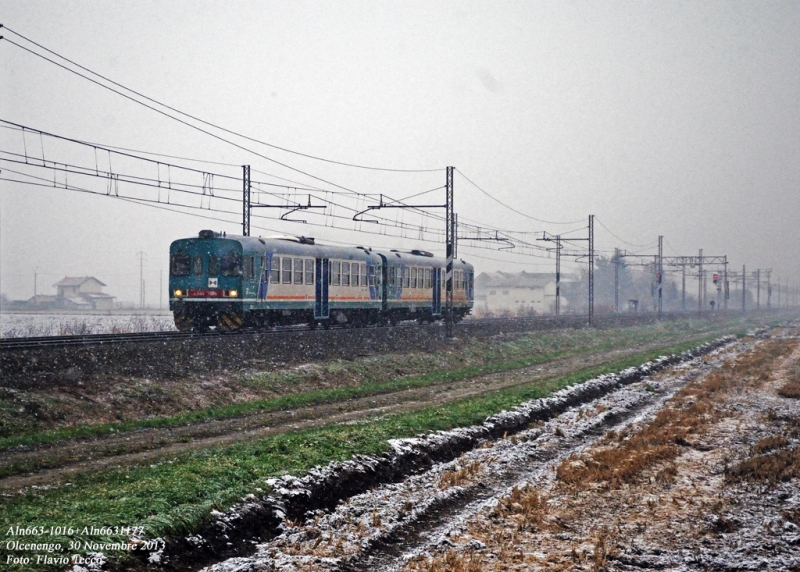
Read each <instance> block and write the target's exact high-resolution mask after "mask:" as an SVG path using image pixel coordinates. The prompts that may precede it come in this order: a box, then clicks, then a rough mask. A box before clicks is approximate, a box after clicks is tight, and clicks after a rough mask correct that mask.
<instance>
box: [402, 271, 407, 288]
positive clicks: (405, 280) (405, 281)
mask: <svg viewBox="0 0 800 572" xmlns="http://www.w3.org/2000/svg"><path fill="white" fill-rule="evenodd" d="M402 277H403V288H408V285H409V276H408V268H403V270H402Z"/></svg>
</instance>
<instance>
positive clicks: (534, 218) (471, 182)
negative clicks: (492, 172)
mask: <svg viewBox="0 0 800 572" xmlns="http://www.w3.org/2000/svg"><path fill="white" fill-rule="evenodd" d="M456 171H458V173H459V174H460V175H461V176H462V177H464V178H465V179H466V180H467V181H468V182H469V183H470V184H472V186H473V187H475V188H476V189H478V190H479V191H480V192H482V193H483V194H484V195H486V196H487V197H489V198H490V199H492V200H493V201H495V202H496V203H498V204H500V205H503V206H504V207H506V208H507V209H509V210H511V211H514V212H515V213H517V214H519V215H522V216H524V217H525V218H529V219H531V220H535V221H536V222H542V223H545V224H577V223H579V222H581V221H580V220H573V221H567V222H555V221H551V220H543V219H540V218H536V217H533V216H530V215H528V214H525V213H524V212H521V211H519V210H517V209H515V208H514V207H511V206H509V205H507V204H506V203H504V202H503V201H501V200H500V199H498V198H496V197H494V196H493V195H492V194H491V193H489V192H487V191H485V190H483V189H482V188H481V187H479V186H478V184H477V183H475V182H474V181H473V180H472V179H470V178H469V177H467V176H466V175H465V174H464V173H463V172H461V171H459V170H458V169H456Z"/></svg>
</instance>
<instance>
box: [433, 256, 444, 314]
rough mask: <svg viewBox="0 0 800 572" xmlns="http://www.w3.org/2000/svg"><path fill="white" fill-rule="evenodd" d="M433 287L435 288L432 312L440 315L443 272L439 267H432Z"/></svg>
mask: <svg viewBox="0 0 800 572" xmlns="http://www.w3.org/2000/svg"><path fill="white" fill-rule="evenodd" d="M431 288H433V298H432V300H431V313H432V314H433V315H434V316H440V315H441V314H442V273H441V272H440V271H439V269H438V268H432V269H431Z"/></svg>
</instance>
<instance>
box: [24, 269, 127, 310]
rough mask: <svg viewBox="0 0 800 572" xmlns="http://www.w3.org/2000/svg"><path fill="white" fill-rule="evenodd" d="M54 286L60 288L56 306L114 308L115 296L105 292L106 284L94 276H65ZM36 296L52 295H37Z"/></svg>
mask: <svg viewBox="0 0 800 572" xmlns="http://www.w3.org/2000/svg"><path fill="white" fill-rule="evenodd" d="M53 286H55V287H56V288H57V289H58V294H56V296H55V301H54V304H53V305H54V307H56V308H62V309H65V310H112V309H114V296H110V295H109V294H105V293H104V292H103V291H102V290H103V287H104V286H105V284H103V283H102V282H100V281H99V280H98V279H97V278H95V277H94V276H82V277H71V276H65V277H64V278H63V279H62V280H60V281H59V282H56V283H55V284H53ZM36 298H50V297H49V296H47V297H45V296H37V297H36Z"/></svg>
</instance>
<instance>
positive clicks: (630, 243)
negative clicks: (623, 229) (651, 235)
mask: <svg viewBox="0 0 800 572" xmlns="http://www.w3.org/2000/svg"><path fill="white" fill-rule="evenodd" d="M594 220H595V222H597V223H599V224H600V226H602V227H603V228H604V229H606V230H607V231H608V233H609V234H610V235H611V236H613V237H614V238H616V239H617V240H619V241H621V242H624V243H625V244H627V245H628V246H635V247H637V248H651V247H652V243H651V244H635V243H633V242H628V241H627V240H625V239H624V238H620V237H619V236H617V235H616V234H614V233H613V232H612V231H611V229H609V228H608V227H607V226H606V225H604V224H603V222H602V221H601V220H600V219H599V218H597V217H594Z"/></svg>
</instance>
